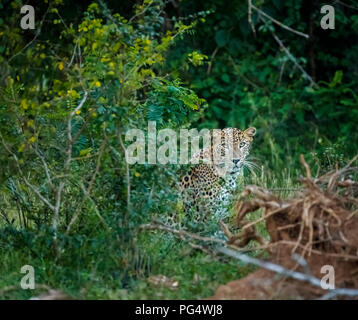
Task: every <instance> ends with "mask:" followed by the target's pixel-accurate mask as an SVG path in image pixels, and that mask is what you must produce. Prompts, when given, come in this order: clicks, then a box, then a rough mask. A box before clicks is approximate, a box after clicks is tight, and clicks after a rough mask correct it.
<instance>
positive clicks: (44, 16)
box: [8, 5, 50, 62]
mask: <svg viewBox="0 0 358 320" xmlns="http://www.w3.org/2000/svg"><path fill="white" fill-rule="evenodd" d="M49 9H50V5H49V6H48V7H47V9H46V11H45V14H44V15H43V17H42V19H41V22H40V27H39V28H38V29H37V32H36V34H35V36H34V38H33V39H32V40H31V41H30V42H29V43H27V44H26V45H25V46H24V47H23V48H22V49H21V50H20V51H18V52H17V53H15V54H14V55H13V56H12V57H10V58H9V60H8V62H11V60H12V59H14V58H15V57H17V56H18V55H19V54H20V53H21V52H23V51H24V50H25V49H26V48H28V47H29V46H30V45H31V44H32V43H33V42H34V41H35V40H36V39H37V37H38V36H39V35H40V33H41V29H42V25H43V23H44V21H45V18H46V16H47V13H48V10H49Z"/></svg>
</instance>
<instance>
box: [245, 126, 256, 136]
mask: <svg viewBox="0 0 358 320" xmlns="http://www.w3.org/2000/svg"><path fill="white" fill-rule="evenodd" d="M244 134H246V135H247V136H249V137H253V136H254V135H255V134H256V128H254V127H250V128H248V129H246V130H245V131H244Z"/></svg>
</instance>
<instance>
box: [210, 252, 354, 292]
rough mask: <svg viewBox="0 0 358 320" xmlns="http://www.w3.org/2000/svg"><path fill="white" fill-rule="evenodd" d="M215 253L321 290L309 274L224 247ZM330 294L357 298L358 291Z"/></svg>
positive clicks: (339, 289)
mask: <svg viewBox="0 0 358 320" xmlns="http://www.w3.org/2000/svg"><path fill="white" fill-rule="evenodd" d="M215 249H216V251H218V252H220V253H222V254H225V255H227V256H230V257H232V258H235V259H237V260H240V261H241V262H243V263H247V264H253V265H255V266H258V267H261V268H264V269H266V270H269V271H273V272H275V273H277V274H280V275H283V276H286V277H289V278H293V279H295V280H299V281H305V282H308V283H309V284H311V285H313V286H316V287H319V288H321V280H319V279H317V278H315V277H313V276H311V275H310V274H305V273H301V272H297V271H292V270H288V269H286V268H284V267H282V266H280V265H278V264H275V263H272V262H266V261H262V260H259V259H257V258H253V257H250V256H248V255H246V254H242V253H239V252H237V251H234V250H232V249H229V248H225V247H216V248H215ZM330 293H332V294H334V295H335V296H349V297H357V296H358V290H356V289H347V288H338V289H331V291H330Z"/></svg>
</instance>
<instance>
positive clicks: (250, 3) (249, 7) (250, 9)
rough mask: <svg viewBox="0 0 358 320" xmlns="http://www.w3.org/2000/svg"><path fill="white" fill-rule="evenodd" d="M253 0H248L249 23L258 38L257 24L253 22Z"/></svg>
mask: <svg viewBox="0 0 358 320" xmlns="http://www.w3.org/2000/svg"><path fill="white" fill-rule="evenodd" d="M252 8H253V6H252V0H248V14H247V20H248V22H249V25H250V27H251V30H252V33H253V34H254V37H255V38H256V30H255V26H254V24H253V23H252Z"/></svg>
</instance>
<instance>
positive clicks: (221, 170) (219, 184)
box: [180, 127, 256, 221]
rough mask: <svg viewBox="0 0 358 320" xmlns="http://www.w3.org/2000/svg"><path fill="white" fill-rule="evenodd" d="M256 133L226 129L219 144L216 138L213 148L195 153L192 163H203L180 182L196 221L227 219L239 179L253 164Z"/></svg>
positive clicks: (187, 205) (185, 208)
mask: <svg viewBox="0 0 358 320" xmlns="http://www.w3.org/2000/svg"><path fill="white" fill-rule="evenodd" d="M255 134H256V128H255V127H249V128H247V129H246V130H240V129H238V128H232V127H229V128H225V129H222V130H221V132H220V136H219V139H217V140H216V142H215V141H213V139H212V140H211V143H210V146H209V147H207V148H204V149H201V150H200V151H199V152H197V153H196V154H194V156H193V157H192V158H191V161H192V160H199V163H197V164H196V165H195V166H193V167H191V168H190V169H189V170H188V171H187V173H186V174H185V175H183V176H182V177H181V180H180V191H181V194H182V199H183V202H184V210H185V212H196V214H197V215H198V216H196V217H195V219H203V220H205V219H207V218H208V217H209V216H211V217H214V218H215V219H216V220H217V221H219V220H223V219H226V218H227V216H228V210H227V208H228V206H229V204H230V203H231V201H232V196H233V194H234V191H235V190H236V189H237V187H238V180H239V179H238V178H239V176H243V168H244V167H245V165H246V164H247V163H249V162H248V161H247V160H246V158H247V156H248V155H249V152H250V149H251V144H252V142H253V139H254V136H255ZM227 155H229V156H227Z"/></svg>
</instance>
